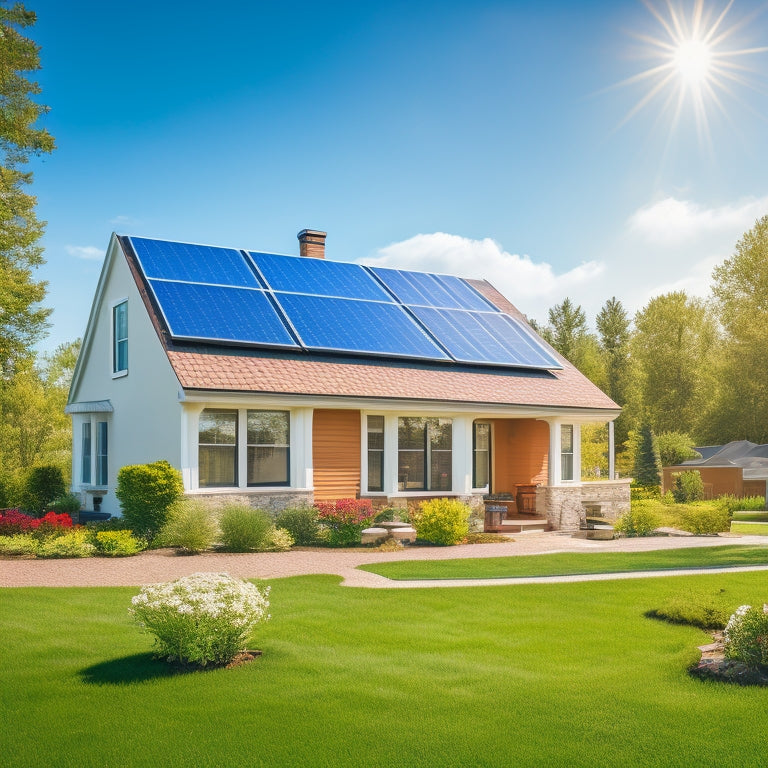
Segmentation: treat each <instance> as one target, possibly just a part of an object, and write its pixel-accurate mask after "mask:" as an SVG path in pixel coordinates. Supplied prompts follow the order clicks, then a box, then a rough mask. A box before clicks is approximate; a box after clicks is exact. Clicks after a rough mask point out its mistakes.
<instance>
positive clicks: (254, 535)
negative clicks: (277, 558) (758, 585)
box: [219, 504, 272, 552]
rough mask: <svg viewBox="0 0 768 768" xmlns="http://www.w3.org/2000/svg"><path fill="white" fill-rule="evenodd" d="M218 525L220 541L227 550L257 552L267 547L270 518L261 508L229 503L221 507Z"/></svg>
mask: <svg viewBox="0 0 768 768" xmlns="http://www.w3.org/2000/svg"><path fill="white" fill-rule="evenodd" d="M219 525H220V526H221V543H222V546H223V548H224V549H225V550H226V551H227V552H257V551H259V550H265V549H269V546H270V543H271V536H272V518H271V517H270V515H269V513H268V512H265V511H264V510H263V509H253V508H251V507H245V506H241V505H236V504H230V505H228V506H225V507H224V508H223V509H222V511H221V517H220V518H219Z"/></svg>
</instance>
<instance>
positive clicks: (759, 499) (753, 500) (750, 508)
mask: <svg viewBox="0 0 768 768" xmlns="http://www.w3.org/2000/svg"><path fill="white" fill-rule="evenodd" d="M737 509H738V510H740V511H741V510H743V511H744V512H761V511H763V510H765V496H745V497H744V498H743V499H737V501H736V506H735V507H734V511H736V510H737Z"/></svg>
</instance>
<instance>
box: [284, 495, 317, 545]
mask: <svg viewBox="0 0 768 768" xmlns="http://www.w3.org/2000/svg"><path fill="white" fill-rule="evenodd" d="M275 525H276V526H277V527H278V528H284V529H285V530H286V531H288V533H290V534H291V538H292V539H293V541H294V543H295V544H298V545H299V546H301V547H309V546H311V545H312V544H316V543H317V533H318V530H319V528H320V524H319V522H318V518H317V510H316V509H315V508H314V507H310V506H308V505H307V506H300V507H287V508H286V509H283V510H282V511H280V512H278V513H277V515H276V516H275Z"/></svg>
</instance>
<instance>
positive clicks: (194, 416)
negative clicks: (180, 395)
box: [180, 403, 203, 491]
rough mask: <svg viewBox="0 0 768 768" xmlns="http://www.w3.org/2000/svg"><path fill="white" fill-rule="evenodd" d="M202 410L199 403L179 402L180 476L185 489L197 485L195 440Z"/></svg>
mask: <svg viewBox="0 0 768 768" xmlns="http://www.w3.org/2000/svg"><path fill="white" fill-rule="evenodd" d="M202 412H203V406H202V405H201V404H200V403H182V404H181V457H180V458H181V478H182V481H183V482H184V490H186V491H192V490H196V489H197V488H198V486H199V473H198V458H197V442H198V433H199V431H200V414H201V413H202Z"/></svg>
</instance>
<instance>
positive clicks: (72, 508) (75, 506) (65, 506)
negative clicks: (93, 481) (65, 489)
mask: <svg viewBox="0 0 768 768" xmlns="http://www.w3.org/2000/svg"><path fill="white" fill-rule="evenodd" d="M48 508H49V509H52V510H53V511H54V512H57V513H58V514H62V513H65V514H67V515H70V516H74V514H75V513H76V512H79V511H80V497H79V496H76V495H75V494H74V493H65V494H64V495H63V496H59V498H58V499H54V500H53V501H52V502H51V503H50V504H49V505H48Z"/></svg>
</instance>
